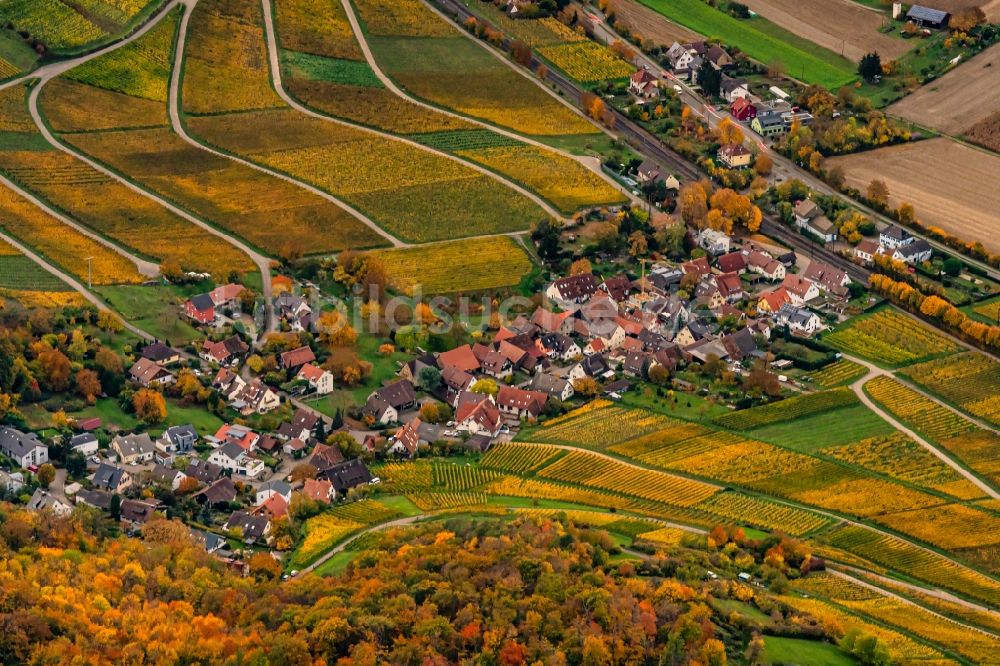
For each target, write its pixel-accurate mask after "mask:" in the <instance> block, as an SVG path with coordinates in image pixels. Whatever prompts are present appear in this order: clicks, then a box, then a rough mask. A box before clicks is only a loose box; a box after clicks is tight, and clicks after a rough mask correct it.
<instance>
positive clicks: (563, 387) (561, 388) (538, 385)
mask: <svg viewBox="0 0 1000 666" xmlns="http://www.w3.org/2000/svg"><path fill="white" fill-rule="evenodd" d="M528 386H529V388H530V389H531V390H532V391H535V392H536V393H537V392H541V393H545V394H546V395H548V396H550V397H552V398H556V399H557V400H562V401H564V402H565V401H566V400H569V399H570V398H572V397H573V393H574V391H573V385H572V384H570V383H569V382H568V381H566V380H565V379H563V378H562V377H556V376H555V375H550V374H548V373H546V372H539V373H538V374H536V375H535V376H534V377H532V378H531V382H530V383H529V384H528Z"/></svg>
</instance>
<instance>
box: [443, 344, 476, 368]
mask: <svg viewBox="0 0 1000 666" xmlns="http://www.w3.org/2000/svg"><path fill="white" fill-rule="evenodd" d="M437 361H438V365H439V366H440V367H441V370H442V372H444V370H445V369H446V368H449V367H451V368H456V369H458V370H461V371H463V372H468V373H470V374H472V373H476V372H479V359H478V358H476V355H475V354H473V353H472V346H471V345H460V346H458V347H455V348H454V349H449V350H448V351H445V352H441V353H440V354H438V357H437Z"/></svg>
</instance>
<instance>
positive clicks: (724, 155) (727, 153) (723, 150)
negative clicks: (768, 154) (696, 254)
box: [716, 143, 752, 251]
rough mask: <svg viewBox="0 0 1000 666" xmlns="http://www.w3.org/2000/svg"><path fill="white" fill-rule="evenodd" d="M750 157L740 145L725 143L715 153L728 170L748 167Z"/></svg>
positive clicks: (748, 152) (747, 151)
mask: <svg viewBox="0 0 1000 666" xmlns="http://www.w3.org/2000/svg"><path fill="white" fill-rule="evenodd" d="M751 157H752V156H751V154H750V151H749V150H747V149H746V147H745V146H744V145H743V144H742V143H727V144H726V145H724V146H722V147H720V148H719V152H718V153H716V158H717V159H718V160H719V162H721V163H722V164H724V165H725V166H727V167H729V168H730V169H745V168H746V167H748V166H750V159H751ZM727 251H728V250H727Z"/></svg>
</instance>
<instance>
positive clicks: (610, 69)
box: [538, 40, 635, 83]
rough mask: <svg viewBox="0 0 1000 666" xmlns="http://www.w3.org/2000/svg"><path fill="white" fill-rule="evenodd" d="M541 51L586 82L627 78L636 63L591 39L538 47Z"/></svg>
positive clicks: (548, 59) (574, 76) (567, 72)
mask: <svg viewBox="0 0 1000 666" xmlns="http://www.w3.org/2000/svg"><path fill="white" fill-rule="evenodd" d="M538 53H539V55H541V56H542V57H543V58H545V59H546V60H547V61H549V62H550V63H552V64H553V65H555V66H556V67H558V68H559V69H561V70H562V71H563V72H565V73H566V74H568V75H569V76H571V77H572V78H574V79H576V80H577V81H580V82H582V83H595V82H597V81H604V80H606V79H624V78H625V77H627V76H629V75H631V74H632V72H633V71H635V67H633V66H632V65H631V64H629V63H627V62H625V61H624V60H622V59H621V58H619V57H618V56H616V55H615V54H613V53H612V52H611V51H610V50H608V49H607V47H604V46H601V45H600V44H597V43H596V42H592V41H589V40H587V41H574V42H571V43H569V44H556V45H554V46H543V47H541V48H539V49H538Z"/></svg>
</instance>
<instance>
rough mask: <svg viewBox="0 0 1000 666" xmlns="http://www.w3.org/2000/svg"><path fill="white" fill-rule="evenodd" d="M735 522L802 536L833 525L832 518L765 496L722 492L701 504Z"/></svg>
mask: <svg viewBox="0 0 1000 666" xmlns="http://www.w3.org/2000/svg"><path fill="white" fill-rule="evenodd" d="M698 506H699V508H702V509H705V510H706V511H709V512H711V513H713V514H716V515H719V516H722V517H724V518H728V519H729V520H732V521H734V522H737V523H740V522H746V523H749V524H751V525H755V526H757V527H763V528H765V529H768V530H777V531H780V532H784V533H786V534H792V535H802V534H806V533H808V532H812V531H814V530H818V529H820V528H822V527H826V526H828V525H830V524H831V522H832V521H831V519H829V518H827V517H826V516H821V515H819V514H818V513H812V512H811V511H805V510H803V509H799V508H796V507H792V506H787V505H785V504H779V503H777V502H774V501H771V500H766V499H763V498H758V497H753V496H750V495H742V494H738V493H731V492H729V493H719V494H717V495H713V496H712V497H710V498H709V499H708V500H706V501H704V502H702V503H701V504H699V505H698Z"/></svg>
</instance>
